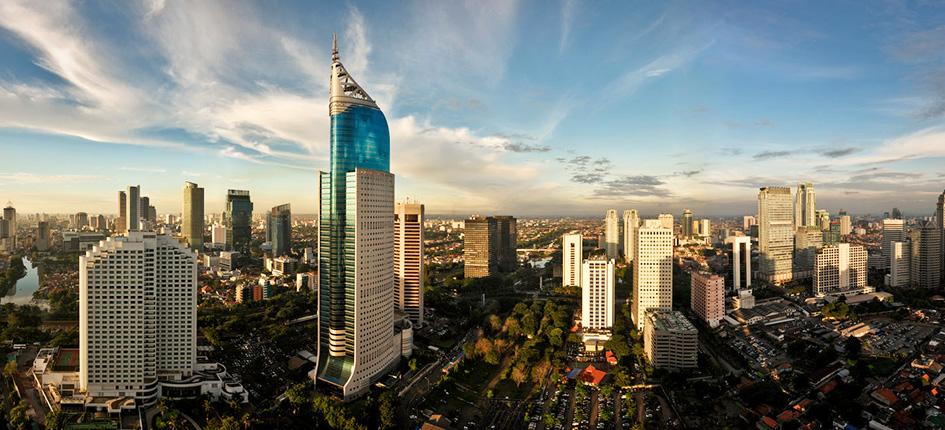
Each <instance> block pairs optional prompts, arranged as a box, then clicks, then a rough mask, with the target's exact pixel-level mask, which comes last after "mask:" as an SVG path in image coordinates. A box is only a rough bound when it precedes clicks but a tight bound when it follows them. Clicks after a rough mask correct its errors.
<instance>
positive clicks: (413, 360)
mask: <svg viewBox="0 0 945 430" xmlns="http://www.w3.org/2000/svg"><path fill="white" fill-rule="evenodd" d="M407 367H408V368H409V369H410V371H411V372H416V371H417V359H416V358H411V359H410V361H408V362H407Z"/></svg>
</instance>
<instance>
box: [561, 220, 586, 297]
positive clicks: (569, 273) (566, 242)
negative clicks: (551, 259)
mask: <svg viewBox="0 0 945 430" xmlns="http://www.w3.org/2000/svg"><path fill="white" fill-rule="evenodd" d="M583 261H584V238H583V236H581V233H577V232H575V233H569V234H566V235H564V236H563V237H562V238H561V265H562V267H561V275H562V276H561V284H562V285H563V286H565V287H577V286H579V285H581V263H582V262H583Z"/></svg>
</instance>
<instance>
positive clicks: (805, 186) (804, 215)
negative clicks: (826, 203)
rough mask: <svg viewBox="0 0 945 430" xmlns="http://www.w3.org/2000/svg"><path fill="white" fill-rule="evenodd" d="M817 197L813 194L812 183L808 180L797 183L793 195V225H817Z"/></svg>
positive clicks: (798, 226)
mask: <svg viewBox="0 0 945 430" xmlns="http://www.w3.org/2000/svg"><path fill="white" fill-rule="evenodd" d="M817 225H819V224H818V221H817V197H816V195H815V194H814V184H812V183H810V182H805V183H800V184H797V193H796V194H795V195H794V226H795V227H797V228H800V227H813V226H817Z"/></svg>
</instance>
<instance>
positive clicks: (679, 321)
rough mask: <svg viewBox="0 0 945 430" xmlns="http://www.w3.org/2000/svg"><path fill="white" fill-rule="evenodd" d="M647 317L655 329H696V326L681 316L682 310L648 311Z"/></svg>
mask: <svg viewBox="0 0 945 430" xmlns="http://www.w3.org/2000/svg"><path fill="white" fill-rule="evenodd" d="M649 318H650V321H652V322H653V324H654V327H653V328H654V329H656V330H665V331H674V332H688V331H693V332H694V331H696V327H695V326H694V325H692V323H691V322H689V320H688V319H686V317H685V316H683V314H682V312H678V311H656V312H652V313H650V316H649Z"/></svg>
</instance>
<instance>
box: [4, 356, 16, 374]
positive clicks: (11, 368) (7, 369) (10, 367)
mask: <svg viewBox="0 0 945 430" xmlns="http://www.w3.org/2000/svg"><path fill="white" fill-rule="evenodd" d="M3 375H4V376H6V377H7V378H12V377H13V376H14V375H16V360H13V361H8V362H7V364H6V365H4V366H3Z"/></svg>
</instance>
